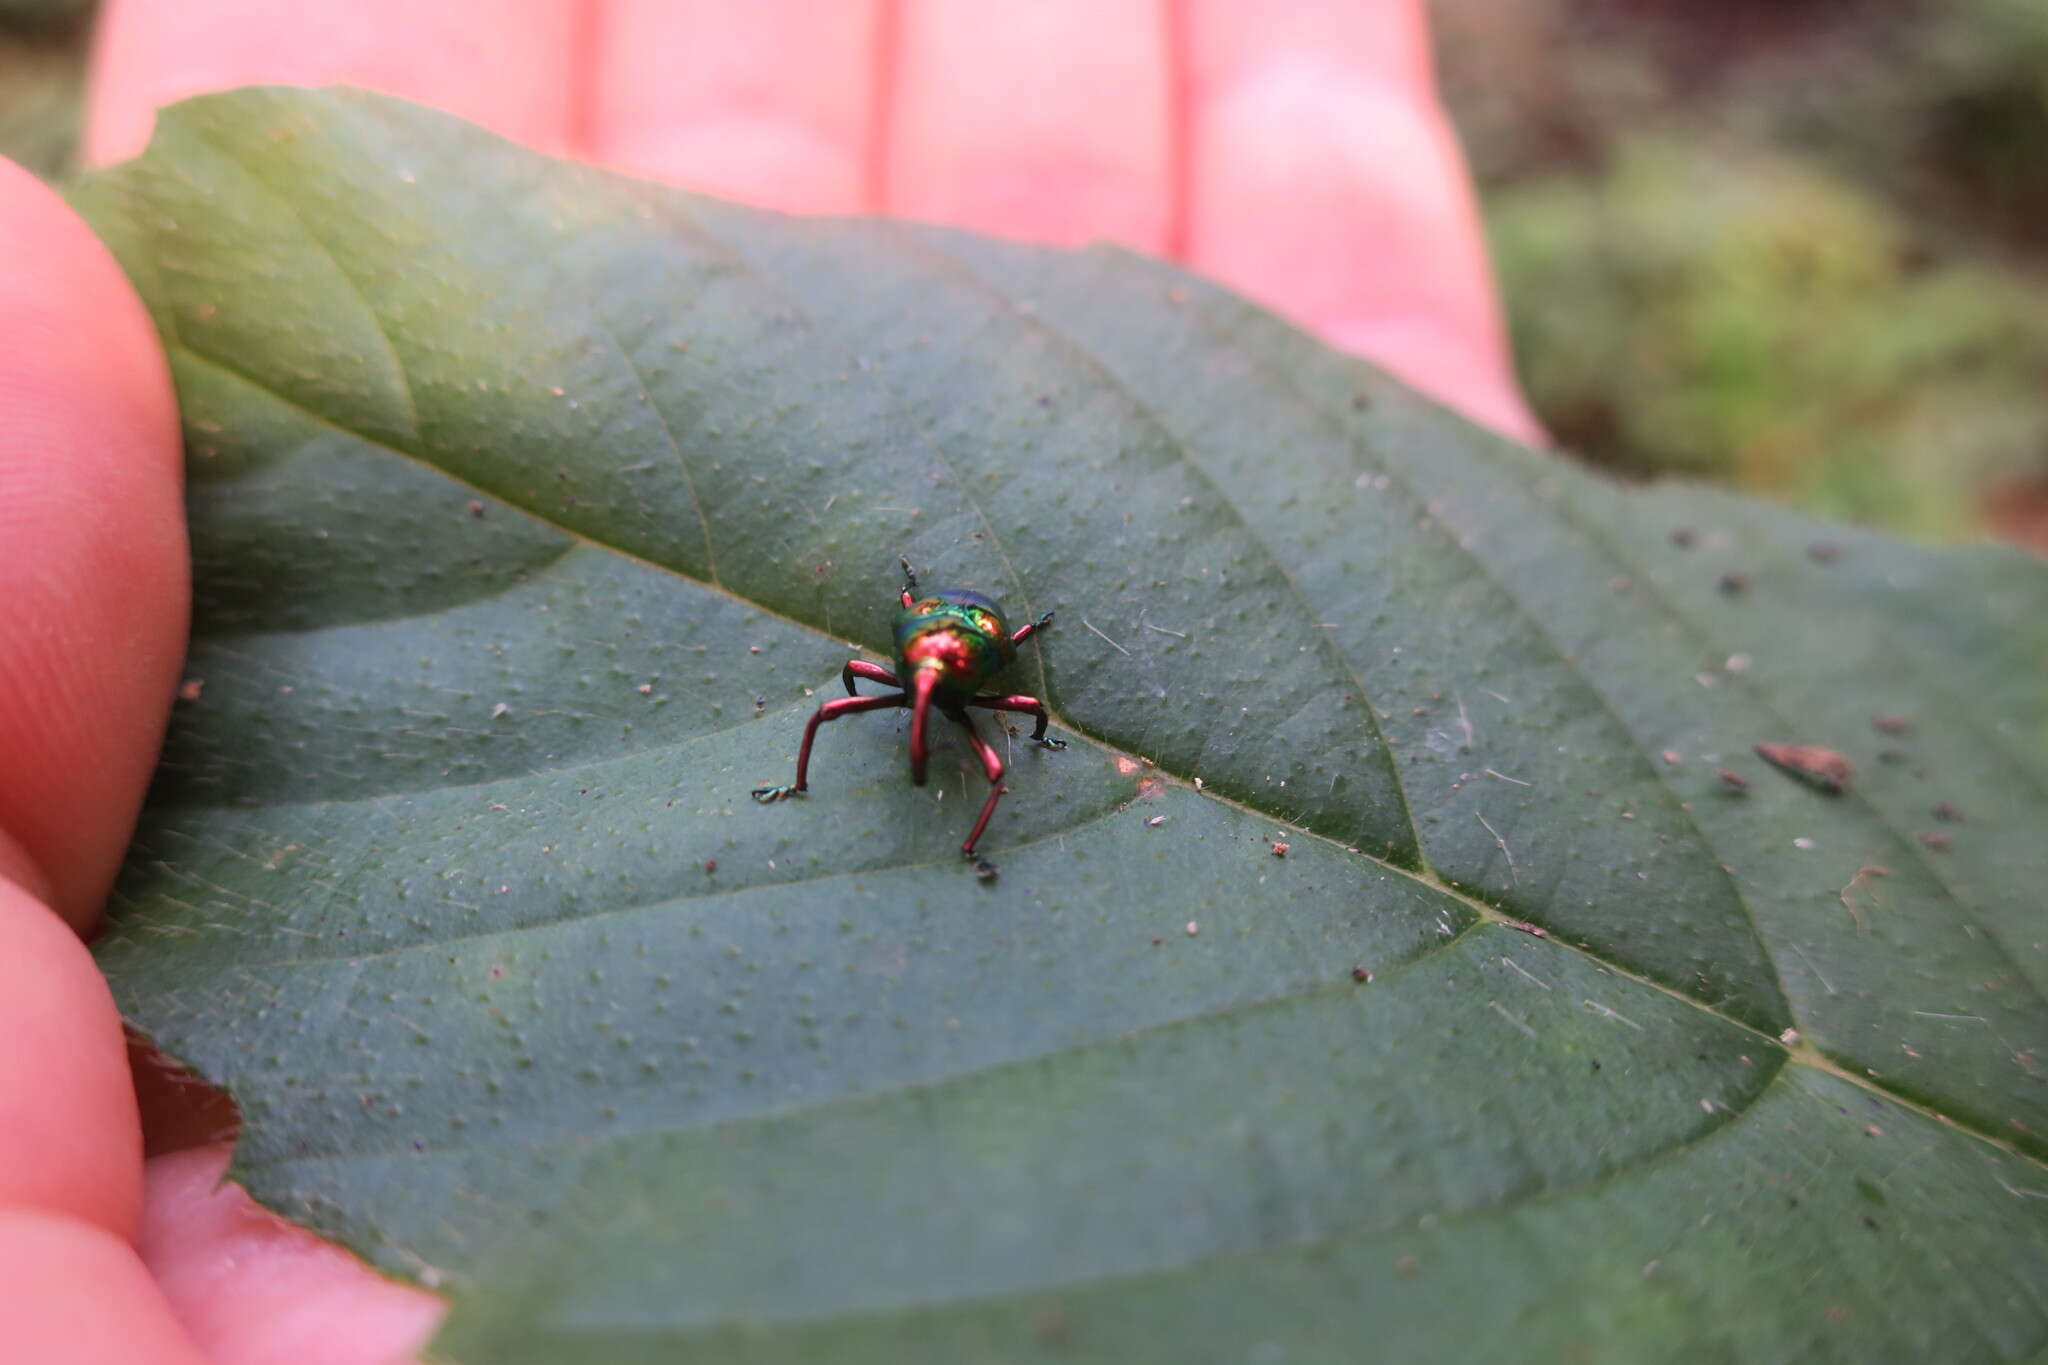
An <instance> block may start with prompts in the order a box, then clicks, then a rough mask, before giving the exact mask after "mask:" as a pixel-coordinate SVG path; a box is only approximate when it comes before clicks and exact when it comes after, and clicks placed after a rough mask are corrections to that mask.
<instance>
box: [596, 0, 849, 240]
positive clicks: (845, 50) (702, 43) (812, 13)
mask: <svg viewBox="0 0 2048 1365" xmlns="http://www.w3.org/2000/svg"><path fill="white" fill-rule="evenodd" d="M881 15H882V5H881V0H752V2H751V3H749V4H745V5H734V4H730V3H728V0H613V3H611V4H608V5H607V6H606V7H605V9H604V15H603V19H602V22H600V23H599V24H598V25H597V34H596V39H595V53H596V66H595V72H594V75H593V79H592V81H591V85H590V90H591V107H590V119H589V143H588V145H587V147H586V148H585V149H584V150H585V152H586V154H587V155H588V156H590V157H591V158H592V159H593V160H596V161H601V162H603V163H605V164H607V165H611V166H616V167H618V168H619V169H621V170H625V171H629V172H631V173H633V174H635V175H646V176H652V177H654V178H655V179H658V180H667V181H670V182H672V183H675V184H679V185H687V186H689V187H691V188H693V189H701V190H705V191H708V192H710V193H712V194H722V195H727V196H729V197H731V198H735V199H743V200H746V201H747V202H749V203H754V204H761V205H765V206H766V207H769V208H775V209H782V210H785V211H788V212H802V213H855V212H860V211H863V210H867V209H871V208H873V207H874V187H873V184H872V183H871V182H872V179H873V177H872V176H871V173H870V167H871V165H872V157H871V155H870V153H871V150H872V144H873V142H874V138H875V132H876V120H875V113H876V104H877V99H876V97H877V94H878V90H879V81H880V52H881V39H882V31H881Z"/></svg>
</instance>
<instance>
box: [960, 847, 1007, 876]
mask: <svg viewBox="0 0 2048 1365" xmlns="http://www.w3.org/2000/svg"><path fill="white" fill-rule="evenodd" d="M967 856H968V857H970V858H972V857H973V856H974V855H973V854H972V853H970V854H968V855H967ZM1001 871H1002V869H1001V868H999V867H997V866H996V865H995V864H994V863H992V862H990V861H989V860H988V859H986V858H983V859H982V860H981V861H979V862H977V863H976V864H975V865H974V875H975V876H977V877H979V878H981V879H982V880H983V881H985V882H992V881H994V880H995V879H996V876H997V874H999V873H1000V872H1001Z"/></svg>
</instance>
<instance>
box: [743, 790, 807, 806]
mask: <svg viewBox="0 0 2048 1365" xmlns="http://www.w3.org/2000/svg"><path fill="white" fill-rule="evenodd" d="M803 794H804V789H803V788H802V787H756V788H754V793H753V795H754V799H755V800H756V801H759V802H760V803H761V804H762V805H764V806H765V805H767V804H768V803H769V802H770V801H780V800H782V798H784V797H785V796H802V795H803Z"/></svg>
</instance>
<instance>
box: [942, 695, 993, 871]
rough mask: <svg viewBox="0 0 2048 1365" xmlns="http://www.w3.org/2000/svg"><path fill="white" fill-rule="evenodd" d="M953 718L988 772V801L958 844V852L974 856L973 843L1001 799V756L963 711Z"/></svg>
mask: <svg viewBox="0 0 2048 1365" xmlns="http://www.w3.org/2000/svg"><path fill="white" fill-rule="evenodd" d="M953 719H955V720H957V721H959V722H960V728H961V729H963V730H965V731H966V732H967V738H968V741H969V742H970V743H972V744H973V745H974V752H975V753H977V754H979V755H981V770H982V771H983V772H985V773H987V774H988V801H987V802H986V803H985V804H984V805H983V806H982V808H981V818H980V819H979V820H976V821H975V822H974V829H973V830H972V831H971V832H970V833H969V834H968V836H967V842H966V843H964V844H962V845H960V852H961V853H963V854H965V855H966V856H967V857H969V858H972V857H973V856H974V845H975V844H976V843H977V842H978V841H979V840H980V838H981V832H982V831H983V830H985V829H987V828H988V818H989V816H991V815H994V814H995V813H996V802H998V801H1000V800H1002V799H1003V756H1002V755H1001V754H999V753H997V752H996V746H995V745H993V744H991V743H989V742H988V741H987V740H985V739H983V738H982V737H981V731H979V730H977V729H975V728H974V722H973V720H971V719H970V718H969V717H968V715H967V713H966V712H965V711H961V712H957V713H956V714H955V715H954V717H953Z"/></svg>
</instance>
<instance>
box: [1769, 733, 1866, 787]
mask: <svg viewBox="0 0 2048 1365" xmlns="http://www.w3.org/2000/svg"><path fill="white" fill-rule="evenodd" d="M1753 747H1754V749H1755V751H1756V756H1757V757H1758V758H1760V759H1762V760H1763V761H1764V762H1766V763H1768V764H1770V765H1771V766H1772V767H1773V768H1776V769H1777V770H1778V771H1780V772H1783V773H1789V774H1790V775H1792V776H1793V777H1796V778H1798V779H1799V780H1800V781H1802V782H1804V783H1806V784H1807V785H1808V786H1810V787H1813V788H1814V789H1816V790H1818V791H1824V792H1826V793H1827V794H1828V795H1829V796H1839V795H1841V792H1842V788H1844V787H1846V786H1848V785H1849V772H1850V768H1849V760H1848V759H1847V758H1845V757H1843V756H1842V755H1841V754H1838V753H1836V752H1835V751H1834V750H1833V749H1823V748H1821V747H1820V746H1819V745H1818V744H1771V743H1768V742H1763V741H1760V742H1758V743H1757V744H1756V745H1754V746H1753Z"/></svg>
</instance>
